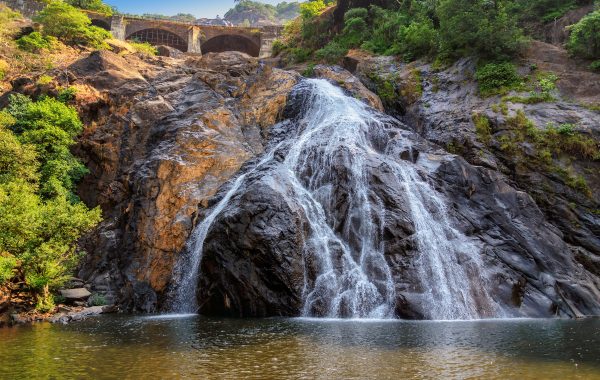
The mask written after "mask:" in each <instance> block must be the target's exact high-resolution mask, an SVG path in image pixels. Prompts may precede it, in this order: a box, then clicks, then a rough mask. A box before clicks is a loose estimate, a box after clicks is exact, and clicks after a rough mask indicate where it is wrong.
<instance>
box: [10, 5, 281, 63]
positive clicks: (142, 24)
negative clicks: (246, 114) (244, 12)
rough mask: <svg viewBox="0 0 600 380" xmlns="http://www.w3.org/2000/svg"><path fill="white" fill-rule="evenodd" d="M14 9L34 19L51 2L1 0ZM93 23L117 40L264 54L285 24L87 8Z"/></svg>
mask: <svg viewBox="0 0 600 380" xmlns="http://www.w3.org/2000/svg"><path fill="white" fill-rule="evenodd" d="M0 3H4V4H6V6H8V7H9V8H11V9H12V10H16V11H20V12H21V14H22V15H23V16H24V17H26V18H29V19H31V18H32V17H34V16H36V15H37V14H38V12H40V11H41V10H42V9H44V8H45V7H47V6H48V4H44V3H39V2H35V1H28V0H2V1H0ZM84 12H85V13H87V15H88V17H89V18H90V19H91V20H92V25H95V26H99V27H101V28H104V29H106V30H108V31H110V32H112V35H113V37H114V38H115V39H117V40H122V41H123V40H128V39H131V38H134V37H136V38H138V39H139V40H141V41H142V42H149V43H150V44H151V45H166V46H171V47H174V48H176V49H179V50H181V51H183V52H188V53H197V54H202V53H210V52H216V53H218V52H222V51H230V50H234V51H241V52H244V53H248V54H250V55H251V56H253V57H260V58H265V57H268V56H270V55H271V46H272V45H273V41H275V40H280V39H281V32H282V31H283V27H282V26H264V27H262V28H240V27H226V26H204V25H193V24H188V23H182V22H171V21H161V20H149V19H139V18H129V17H124V16H120V15H114V16H112V17H106V15H104V14H101V13H95V12H88V11H84Z"/></svg>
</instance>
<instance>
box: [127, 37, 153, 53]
mask: <svg viewBox="0 0 600 380" xmlns="http://www.w3.org/2000/svg"><path fill="white" fill-rule="evenodd" d="M127 43H129V45H131V47H132V48H134V49H135V51H139V52H141V53H148V54H150V55H156V54H158V50H157V49H156V48H155V47H154V46H152V45H150V43H149V42H141V41H139V40H133V39H132V40H129V41H127Z"/></svg>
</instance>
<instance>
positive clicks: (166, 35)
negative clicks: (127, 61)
mask: <svg viewBox="0 0 600 380" xmlns="http://www.w3.org/2000/svg"><path fill="white" fill-rule="evenodd" d="M133 38H136V39H138V40H140V41H142V42H148V43H150V45H153V46H156V45H165V46H170V47H172V48H175V49H178V50H181V51H183V52H186V51H187V49H188V43H187V41H186V39H184V38H182V37H181V36H179V35H178V34H177V33H174V32H172V31H170V30H168V29H164V28H147V29H141V30H138V31H135V32H133V33H131V34H129V35H128V36H127V38H126V40H130V39H133Z"/></svg>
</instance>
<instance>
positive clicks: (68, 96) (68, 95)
mask: <svg viewBox="0 0 600 380" xmlns="http://www.w3.org/2000/svg"><path fill="white" fill-rule="evenodd" d="M59 90H60V95H58V98H56V100H58V101H59V102H61V103H66V102H68V101H69V100H73V99H75V93H76V92H77V89H76V88H75V87H69V88H65V89H63V88H60V87H59Z"/></svg>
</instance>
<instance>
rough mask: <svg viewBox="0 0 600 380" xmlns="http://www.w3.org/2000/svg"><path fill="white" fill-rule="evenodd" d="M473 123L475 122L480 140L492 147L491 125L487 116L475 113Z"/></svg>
mask: <svg viewBox="0 0 600 380" xmlns="http://www.w3.org/2000/svg"><path fill="white" fill-rule="evenodd" d="M473 121H474V122H475V133H477V136H479V139H480V140H481V141H482V142H483V143H484V144H485V145H490V139H491V138H492V135H491V129H490V124H489V121H488V119H487V117H485V115H482V114H478V113H474V114H473Z"/></svg>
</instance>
